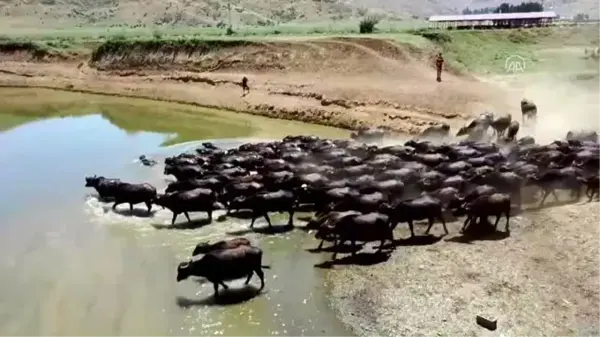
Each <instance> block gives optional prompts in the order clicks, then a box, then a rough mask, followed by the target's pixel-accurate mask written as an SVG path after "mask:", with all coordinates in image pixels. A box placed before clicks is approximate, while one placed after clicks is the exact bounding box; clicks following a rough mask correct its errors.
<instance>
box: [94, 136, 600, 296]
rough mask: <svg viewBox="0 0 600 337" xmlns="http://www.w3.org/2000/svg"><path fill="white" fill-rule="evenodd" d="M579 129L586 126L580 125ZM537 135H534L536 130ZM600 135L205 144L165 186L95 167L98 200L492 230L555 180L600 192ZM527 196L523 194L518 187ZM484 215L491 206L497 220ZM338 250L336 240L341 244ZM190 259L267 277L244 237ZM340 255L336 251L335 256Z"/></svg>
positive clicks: (370, 235) (349, 222) (322, 222)
mask: <svg viewBox="0 0 600 337" xmlns="http://www.w3.org/2000/svg"><path fill="white" fill-rule="evenodd" d="M579 135H582V134H579ZM529 138H530V137H529ZM599 150H600V148H599V142H598V138H597V135H596V136H595V138H594V137H590V136H589V134H587V135H586V134H583V135H582V136H578V134H577V133H572V132H571V133H569V135H568V137H567V139H565V140H557V141H554V142H553V143H551V144H547V145H540V144H536V143H535V141H533V139H530V140H519V141H513V142H508V143H501V144H500V145H499V144H497V143H492V142H478V141H472V140H466V141H462V142H457V143H449V144H448V143H445V144H438V143H434V142H430V141H424V140H411V141H408V142H406V143H404V145H392V146H376V145H369V144H367V143H363V142H359V141H356V140H354V139H344V140H342V139H333V140H332V139H321V138H318V137H314V136H288V137H286V138H284V139H283V140H281V141H273V142H263V143H248V144H243V145H241V146H239V147H238V148H234V149H230V150H225V149H220V148H217V147H215V146H214V145H213V144H211V143H204V144H203V145H202V147H200V148H198V149H196V150H195V153H182V154H180V155H177V156H174V157H170V158H166V159H165V168H164V174H165V175H171V176H173V177H175V178H176V181H174V182H172V183H170V184H169V185H168V186H167V188H166V191H165V192H164V193H160V194H159V193H157V190H156V188H155V187H153V186H152V185H150V184H147V183H144V184H132V183H127V182H123V181H121V180H119V179H108V178H104V177H101V176H100V177H99V176H93V177H87V178H86V187H93V188H95V189H96V191H97V192H98V194H99V196H100V199H101V200H107V201H108V200H112V201H114V204H113V209H115V208H116V207H117V206H118V205H120V204H129V207H130V208H131V210H133V206H134V205H136V204H139V203H144V204H145V205H146V206H147V208H148V211H149V212H150V211H151V209H152V206H153V205H158V206H162V207H163V208H166V209H168V210H170V211H171V212H172V213H173V218H172V222H171V223H172V224H174V223H175V221H176V219H177V216H178V215H179V214H182V213H183V214H184V215H185V216H186V218H187V220H188V221H191V220H190V217H189V214H188V213H189V212H206V213H207V214H208V221H212V219H213V212H214V211H215V210H225V211H226V215H231V214H232V212H237V211H240V210H247V211H249V212H251V214H252V220H251V222H250V227H253V226H254V223H255V220H256V219H257V218H258V217H261V216H262V217H264V218H265V220H266V221H267V224H268V226H269V227H271V226H272V223H271V219H270V218H269V213H271V212H284V213H288V214H289V220H288V222H287V225H288V226H294V222H293V219H294V214H295V212H300V211H302V212H307V211H312V212H314V215H313V216H312V220H311V221H310V222H309V223H308V225H307V227H308V228H311V229H314V230H316V238H317V239H320V240H321V243H320V245H319V249H320V248H322V245H323V242H324V241H325V240H328V241H333V245H334V247H337V245H341V244H344V243H345V242H346V241H350V242H352V244H353V245H355V244H356V242H357V241H359V242H371V241H376V242H377V241H379V242H381V244H380V245H379V247H378V250H381V249H383V247H384V244H385V242H386V241H393V240H394V234H393V231H394V229H395V227H396V226H397V224H398V223H408V225H409V228H410V232H411V237H414V236H415V231H414V229H413V223H414V222H415V221H419V220H428V222H429V226H428V228H427V230H426V234H427V233H429V231H430V229H431V228H432V226H433V224H434V223H435V222H439V223H441V225H442V226H443V229H444V231H445V232H446V234H447V233H448V230H447V228H446V220H448V219H450V218H454V217H461V216H464V217H465V220H464V224H463V226H462V229H461V232H467V231H471V230H475V229H482V228H485V229H486V230H495V228H496V226H497V225H498V222H499V220H500V219H501V217H502V216H505V217H506V225H505V228H504V231H505V232H507V233H508V232H509V230H510V228H509V221H510V216H511V210H514V209H520V208H521V204H522V202H523V201H524V198H523V197H525V196H527V197H531V196H535V195H538V191H539V192H541V193H539V195H540V198H539V204H540V206H541V205H542V204H543V203H544V202H545V200H546V198H547V197H548V196H549V195H550V194H552V195H553V196H554V198H556V199H558V196H557V194H556V190H567V191H568V192H570V196H571V197H572V198H573V199H579V198H580V196H581V194H582V192H584V193H585V194H586V195H587V197H588V199H589V201H591V200H592V199H593V198H594V196H597V195H598V185H599V183H598V171H599ZM522 196H523V197H522ZM488 216H495V217H496V220H495V224H494V226H493V227H492V226H491V225H489V223H487V218H488ZM334 251H335V250H334ZM193 255H194V258H192V259H191V260H190V261H188V262H183V263H181V264H180V265H179V267H178V275H177V281H181V280H183V279H186V278H187V277H189V276H191V275H195V276H202V277H205V278H207V279H208V280H209V281H210V282H212V283H213V285H214V289H215V295H218V286H219V285H222V286H223V287H225V288H227V286H226V285H225V284H224V283H223V281H224V280H231V279H235V278H241V277H244V276H247V277H248V278H247V281H246V283H248V281H249V280H250V278H251V277H252V275H253V273H256V274H257V275H258V276H259V277H260V279H261V289H262V287H264V279H263V271H262V268H268V266H264V265H262V251H261V250H260V248H258V247H255V246H253V245H251V244H250V242H249V241H248V240H247V239H245V238H236V239H233V240H229V241H220V242H217V243H214V244H208V243H201V244H199V245H198V246H197V247H196V249H195V250H194V252H193ZM333 259H335V253H334V257H333Z"/></svg>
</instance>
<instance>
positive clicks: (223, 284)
mask: <svg viewBox="0 0 600 337" xmlns="http://www.w3.org/2000/svg"><path fill="white" fill-rule="evenodd" d="M219 284H221V285H222V286H223V288H225V289H229V286H228V285H226V284H225V282H223V281H221V282H219Z"/></svg>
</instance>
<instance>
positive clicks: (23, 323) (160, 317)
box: [0, 115, 348, 335]
mask: <svg viewBox="0 0 600 337" xmlns="http://www.w3.org/2000/svg"><path fill="white" fill-rule="evenodd" d="M283 123H285V122H283ZM164 138H165V137H164V136H163V135H161V134H156V133H145V132H139V133H133V134H132V133H130V134H127V133H126V132H124V131H122V130H120V129H118V128H116V127H114V126H113V125H112V124H111V123H110V122H109V121H108V120H106V119H104V118H103V117H101V116H99V115H92V116H86V117H67V118H61V119H48V120H43V121H37V122H33V123H30V124H26V125H22V126H20V127H16V128H13V129H11V130H9V131H7V132H4V133H0V176H1V177H4V179H3V185H2V188H3V193H2V194H1V195H0V198H1V200H0V224H1V225H0V234H1V235H0V262H1V263H0V273H1V275H2V276H1V277H0V287H2V289H3V292H2V294H1V295H0V333H1V334H3V335H8V334H19V335H24V334H27V335H37V334H43V335H63V334H86V335H89V334H94V335H116V334H119V335H218V334H223V335H347V334H348V332H347V331H345V330H344V329H343V327H342V326H341V325H340V324H339V323H338V322H337V320H336V319H335V317H334V315H333V314H332V313H331V311H330V310H329V308H328V306H327V301H326V299H324V296H323V295H324V289H323V283H322V281H321V278H320V275H319V274H318V273H320V272H321V271H320V270H318V269H316V268H314V267H313V265H314V264H316V263H318V262H320V260H319V257H318V256H316V255H314V254H310V253H308V252H306V249H308V248H312V247H314V246H315V245H316V243H315V242H314V241H313V239H312V238H310V237H309V236H308V235H306V233H303V232H301V231H293V232H288V233H282V234H277V235H271V236H266V235H259V234H248V235H247V237H249V238H250V239H251V240H253V241H256V242H258V245H259V246H260V247H261V248H263V250H264V251H265V254H264V262H265V264H269V265H271V267H272V269H270V270H265V274H266V279H265V281H266V287H265V289H264V291H263V292H262V293H261V294H259V295H258V296H256V297H253V296H252V295H253V291H254V290H255V288H252V287H248V288H244V286H243V284H242V283H243V281H244V280H239V281H234V282H231V283H230V285H231V288H232V292H231V293H230V294H228V295H225V296H224V297H225V298H226V302H229V303H233V304H230V305H227V303H215V302H214V299H213V298H212V292H213V290H212V286H211V285H209V284H201V283H198V282H196V281H194V280H187V281H184V282H181V283H177V282H176V280H175V275H176V266H177V264H178V263H179V262H180V261H183V260H185V259H187V258H188V256H189V255H190V252H191V251H192V248H193V247H194V245H195V244H196V243H198V241H200V240H216V239H220V238H222V237H223V236H225V235H227V233H230V232H235V231H240V230H244V229H246V228H247V227H248V225H249V221H248V220H231V221H227V222H215V223H213V224H211V225H209V226H205V227H202V228H199V229H194V230H174V229H163V230H157V229H155V227H157V226H152V225H153V224H154V225H166V224H169V223H170V213H168V212H167V211H164V210H162V209H157V210H156V211H155V212H154V213H153V215H152V216H151V217H135V216H130V215H129V214H128V212H127V211H126V209H127V207H125V206H123V208H122V211H119V212H116V213H115V212H112V211H111V210H110V206H111V205H109V204H101V203H99V202H98V201H97V200H96V199H95V198H94V197H91V196H90V194H91V193H92V192H93V191H92V190H91V189H86V188H85V187H84V177H85V176H86V175H93V174H98V175H104V176H106V177H119V178H122V179H124V180H127V181H134V182H141V181H146V182H150V183H152V184H154V185H156V186H157V187H158V188H159V189H162V188H164V186H165V185H166V182H165V177H164V176H163V175H162V170H163V167H162V165H157V166H156V167H152V168H149V167H143V166H141V165H140V164H139V163H137V162H136V161H135V158H137V157H138V156H139V155H140V154H147V155H150V156H153V157H155V158H156V159H157V160H158V161H159V163H162V160H163V158H164V156H166V155H171V154H173V153H178V152H180V151H181V148H186V147H190V146H194V144H184V145H181V146H176V147H170V148H162V149H159V145H160V144H161V143H162V142H163V141H164ZM225 144H226V145H227V146H233V145H236V144H235V142H223V144H217V145H225ZM196 146H197V144H196ZM138 207H141V208H140V209H142V208H144V206H143V205H138ZM204 216H205V214H202V213H198V214H195V218H202V217H204ZM276 219H277V220H279V221H281V222H282V221H284V220H282V219H283V218H276ZM180 221H183V219H180ZM259 221H260V220H259ZM276 222H277V221H276ZM262 225H265V224H264V223H263V222H257V224H256V226H257V227H260V226H262ZM251 285H254V286H258V285H259V281H258V279H257V278H256V277H255V278H253V280H252V281H251ZM238 302H239V303H238Z"/></svg>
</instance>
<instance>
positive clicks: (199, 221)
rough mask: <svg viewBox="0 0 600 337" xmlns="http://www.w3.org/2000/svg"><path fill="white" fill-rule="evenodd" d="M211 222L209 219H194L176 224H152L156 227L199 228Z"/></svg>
mask: <svg viewBox="0 0 600 337" xmlns="http://www.w3.org/2000/svg"><path fill="white" fill-rule="evenodd" d="M209 224H210V220H209V219H194V220H192V221H189V222H188V221H186V222H180V223H175V224H174V225H164V224H152V227H154V228H155V229H198V228H202V227H204V226H206V225H209Z"/></svg>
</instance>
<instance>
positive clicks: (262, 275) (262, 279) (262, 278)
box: [254, 265, 265, 290]
mask: <svg viewBox="0 0 600 337" xmlns="http://www.w3.org/2000/svg"><path fill="white" fill-rule="evenodd" d="M254 272H255V273H256V275H258V278H259V279H260V290H263V289H264V288H265V273H264V272H263V271H262V267H261V266H260V265H259V266H258V267H257V268H256V269H254Z"/></svg>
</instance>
